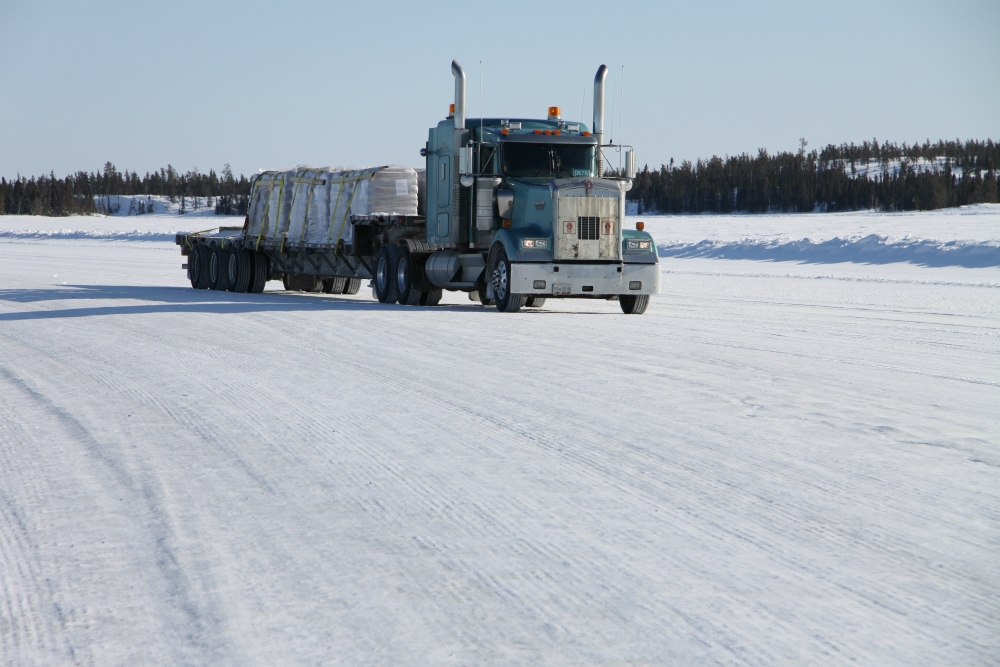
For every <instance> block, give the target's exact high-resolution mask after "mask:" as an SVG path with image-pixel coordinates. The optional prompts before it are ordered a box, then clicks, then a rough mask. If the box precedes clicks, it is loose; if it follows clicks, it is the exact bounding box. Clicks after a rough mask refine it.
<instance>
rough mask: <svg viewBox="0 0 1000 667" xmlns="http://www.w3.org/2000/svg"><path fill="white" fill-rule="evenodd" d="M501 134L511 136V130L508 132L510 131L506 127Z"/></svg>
mask: <svg viewBox="0 0 1000 667" xmlns="http://www.w3.org/2000/svg"><path fill="white" fill-rule="evenodd" d="M500 134H510V130H508V129H507V128H506V127H505V128H503V129H502V130H500Z"/></svg>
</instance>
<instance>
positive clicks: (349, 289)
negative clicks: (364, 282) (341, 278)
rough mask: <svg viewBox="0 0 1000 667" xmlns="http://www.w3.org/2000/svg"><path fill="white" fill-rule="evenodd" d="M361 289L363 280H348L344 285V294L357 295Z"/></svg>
mask: <svg viewBox="0 0 1000 667" xmlns="http://www.w3.org/2000/svg"><path fill="white" fill-rule="evenodd" d="M360 289H361V278H348V279H347V282H345V283H344V294H357V293H358V290H360Z"/></svg>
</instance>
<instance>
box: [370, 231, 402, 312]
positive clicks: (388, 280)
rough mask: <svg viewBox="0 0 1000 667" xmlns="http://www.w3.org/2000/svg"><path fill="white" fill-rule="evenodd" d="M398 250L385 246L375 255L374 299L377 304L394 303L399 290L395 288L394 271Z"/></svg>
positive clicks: (397, 297)
mask: <svg viewBox="0 0 1000 667" xmlns="http://www.w3.org/2000/svg"><path fill="white" fill-rule="evenodd" d="M398 261H399V248H397V247H396V246H394V245H391V244H385V245H383V246H382V247H381V248H379V249H378V253H377V254H376V255H375V298H377V299H378V300H379V303H396V301H398V300H399V290H398V289H397V286H396V269H397V266H396V264H397V262H398Z"/></svg>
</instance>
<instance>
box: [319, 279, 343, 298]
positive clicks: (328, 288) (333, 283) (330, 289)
mask: <svg viewBox="0 0 1000 667" xmlns="http://www.w3.org/2000/svg"><path fill="white" fill-rule="evenodd" d="M346 283H347V278H336V277H335V278H324V279H323V293H324V294H343V293H344V286H345V284H346Z"/></svg>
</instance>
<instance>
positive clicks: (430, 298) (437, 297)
mask: <svg viewBox="0 0 1000 667" xmlns="http://www.w3.org/2000/svg"><path fill="white" fill-rule="evenodd" d="M443 294H444V290H440V289H432V290H431V291H430V292H421V293H420V305H421V306H436V305H438V304H439V303H441V296H442V295H443Z"/></svg>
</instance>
